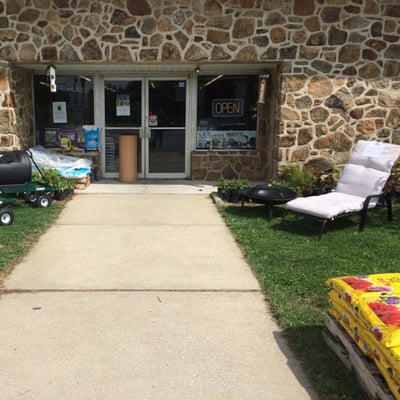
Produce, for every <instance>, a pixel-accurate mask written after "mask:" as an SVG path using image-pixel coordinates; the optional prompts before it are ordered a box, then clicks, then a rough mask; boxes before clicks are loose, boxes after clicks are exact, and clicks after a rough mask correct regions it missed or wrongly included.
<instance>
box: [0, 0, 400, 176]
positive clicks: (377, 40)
mask: <svg viewBox="0 0 400 400" xmlns="http://www.w3.org/2000/svg"><path fill="white" fill-rule="evenodd" d="M399 21H400V4H399V3H398V1H397V0H324V1H322V0H126V1H123V0H110V1H100V0H98V1H92V0H0V59H2V60H4V61H8V62H11V63H18V62H25V63H32V62H42V63H44V64H47V63H49V62H52V63H55V64H58V63H78V62H83V63H110V64H112V63H134V64H137V63H166V62H170V63H182V62H186V63H193V64H194V65H196V64H197V65H198V64H202V63H218V62H230V61H232V62H235V63H248V62H253V61H257V62H264V63H266V65H268V64H269V63H274V64H275V65H279V66H280V69H279V71H280V74H279V75H276V74H275V75H274V76H272V80H273V81H274V85H275V86H276V87H278V86H279V87H280V96H279V97H278V99H277V102H276V104H273V105H272V108H273V109H274V111H275V112H274V114H273V116H272V115H270V116H269V118H270V119H272V118H274V119H275V120H276V121H278V123H275V121H270V122H269V124H268V130H270V129H271V127H274V126H275V127H276V129H275V131H273V132H268V133H267V136H268V139H267V140H264V139H262V140H264V143H265V145H267V146H269V147H273V149H271V148H269V149H262V148H257V152H255V154H258V155H260V154H262V157H264V158H265V156H267V158H268V159H270V158H271V157H275V156H276V160H274V161H276V162H279V163H280V164H281V165H282V164H286V163H292V162H293V163H301V164H304V165H306V166H308V167H312V168H316V169H318V170H321V169H326V168H328V167H329V166H331V165H332V164H333V163H342V162H343V161H344V160H346V159H347V157H348V153H349V150H350V149H351V147H352V145H353V143H354V142H355V141H356V140H357V139H358V138H360V137H363V138H367V139H374V138H378V139H380V140H387V141H393V142H399V141H400V138H399V136H400V112H399V104H400V79H399V75H400V62H399V59H400V28H399ZM0 73H2V70H1V71H0ZM25 78H26V77H25ZM25 78H24V79H25ZM5 80H6V79H5V77H4V76H1V77H0V81H3V82H4V81H5ZM18 81H19V78H18V77H16V76H14V81H13V82H18ZM11 87H14V84H13V83H12V84H11ZM16 88H17V91H18V86H16ZM14 94H15V93H14ZM7 96H10V98H7ZM0 97H1V99H2V101H1V104H0V130H1V132H2V134H4V133H5V134H7V135H8V132H11V133H13V132H14V133H15V131H16V130H17V129H16V124H17V121H20V124H22V125H21V126H19V127H18V131H24V132H26V131H30V134H31V135H32V127H31V115H27V113H29V111H28V107H29V102H30V100H29V95H28V93H26V92H25V93H24V94H22V95H21V94H20V93H17V94H16V96H14V97H15V98H14V99H13V100H12V99H11V97H12V95H11V91H10V88H7V87H6V86H5V85H4V84H3V85H2V86H1V87H0ZM5 99H7V100H6V101H4V100H5ZM11 100H12V101H11ZM270 101H274V99H273V98H272V100H271V99H270ZM13 102H15V103H13ZM24 135H25V133H24ZM0 140H1V141H2V142H3V139H2V138H1V137H0ZM263 151H264V153H263ZM262 157H261V156H260V157H258V158H257V159H255V160H254V165H256V164H257V163H258V162H260V161H261V160H262ZM267 169H268V168H267Z"/></svg>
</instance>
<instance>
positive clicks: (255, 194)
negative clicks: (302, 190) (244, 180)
mask: <svg viewBox="0 0 400 400" xmlns="http://www.w3.org/2000/svg"><path fill="white" fill-rule="evenodd" d="M296 197H297V193H296V192H295V191H294V190H292V189H289V188H287V187H285V186H280V185H257V186H253V187H251V188H250V189H248V190H246V191H245V192H244V193H243V197H242V205H241V206H242V207H243V204H244V202H245V201H248V202H250V203H259V204H265V207H266V208H267V212H268V220H271V219H272V218H273V207H274V205H278V204H284V203H287V202H288V201H290V200H293V199H295V198H296Z"/></svg>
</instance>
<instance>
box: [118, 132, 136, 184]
mask: <svg viewBox="0 0 400 400" xmlns="http://www.w3.org/2000/svg"><path fill="white" fill-rule="evenodd" d="M136 179H137V136H136V135H121V136H120V137H119V180H120V181H121V182H127V183H129V182H135V181H136Z"/></svg>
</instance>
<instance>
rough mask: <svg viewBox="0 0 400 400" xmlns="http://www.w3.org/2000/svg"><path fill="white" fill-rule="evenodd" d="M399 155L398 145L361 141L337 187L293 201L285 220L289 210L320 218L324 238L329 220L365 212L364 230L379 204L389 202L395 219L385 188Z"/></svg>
mask: <svg viewBox="0 0 400 400" xmlns="http://www.w3.org/2000/svg"><path fill="white" fill-rule="evenodd" d="M399 156H400V146H398V145H394V144H388V143H382V142H376V141H372V142H368V141H365V140H360V141H358V142H357V144H356V146H355V147H354V149H353V152H352V154H351V156H350V159H349V161H348V163H347V164H346V166H345V167H344V169H343V172H342V174H341V176H340V179H339V181H338V183H337V185H336V188H335V189H334V191H332V192H330V193H326V194H322V195H319V196H309V197H298V198H296V199H294V200H291V201H289V202H288V203H286V205H285V212H284V215H283V217H282V221H284V220H285V217H286V215H287V214H288V213H289V212H291V213H294V214H297V215H300V216H303V217H309V218H312V219H314V220H317V221H319V222H320V223H321V225H320V229H319V237H320V238H321V236H322V234H323V231H324V228H325V225H326V223H327V222H328V221H333V220H335V219H336V218H339V217H343V216H347V215H350V214H360V215H361V217H360V223H359V231H362V230H363V229H364V225H365V220H366V216H367V212H368V210H371V209H372V208H374V207H376V206H377V205H385V206H387V215H388V220H391V219H392V207H391V201H390V199H389V198H388V197H387V196H385V194H384V192H383V189H384V186H385V184H386V181H387V180H388V178H389V176H390V173H391V170H392V167H393V165H394V164H395V162H396V160H397V159H398V158H399Z"/></svg>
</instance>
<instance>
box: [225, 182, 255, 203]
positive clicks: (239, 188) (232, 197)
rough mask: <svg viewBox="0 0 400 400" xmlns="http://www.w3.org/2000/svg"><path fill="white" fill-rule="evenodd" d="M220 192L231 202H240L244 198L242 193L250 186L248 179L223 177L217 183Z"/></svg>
mask: <svg viewBox="0 0 400 400" xmlns="http://www.w3.org/2000/svg"><path fill="white" fill-rule="evenodd" d="M217 187H218V194H219V196H220V197H221V198H222V199H223V200H224V201H228V202H229V203H238V202H240V201H241V199H242V193H243V191H244V190H245V189H247V188H249V187H250V181H249V180H248V179H239V178H234V179H225V178H221V179H220V180H219V181H218V184H217Z"/></svg>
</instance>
